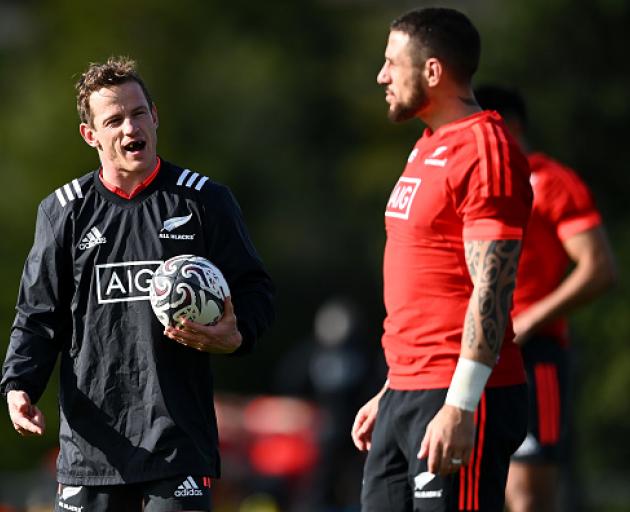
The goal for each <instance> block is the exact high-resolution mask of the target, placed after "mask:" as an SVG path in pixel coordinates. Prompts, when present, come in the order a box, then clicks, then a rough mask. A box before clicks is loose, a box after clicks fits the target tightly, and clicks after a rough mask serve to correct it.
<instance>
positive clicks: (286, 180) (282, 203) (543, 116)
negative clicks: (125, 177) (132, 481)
mask: <svg viewBox="0 0 630 512" xmlns="http://www.w3.org/2000/svg"><path fill="white" fill-rule="evenodd" d="M436 4H437V2H432V3H427V2H422V1H416V2H409V1H400V0H301V1H295V0H294V1H280V0H272V1H268V2H252V1H251V0H248V1H245V0H232V1H230V2H216V1H202V0H178V1H177V2H172V1H167V0H150V1H149V0H137V1H135V2H128V1H124V0H110V1H109V2H100V3H94V2H76V1H74V0H56V1H53V0H39V1H38V0H15V1H11V0H0V190H4V193H3V194H2V198H1V199H0V238H1V240H2V242H1V247H2V249H1V252H0V282H1V283H2V286H1V287H0V331H1V332H3V333H4V335H3V336H2V337H0V353H1V354H2V356H4V352H5V350H6V343H7V339H8V333H9V330H10V325H11V323H12V320H13V316H14V309H13V308H14V306H15V299H16V294H17V288H18V282H19V278H20V273H21V269H22V265H23V261H24V258H25V256H26V254H27V252H28V249H29V247H30V244H31V242H32V237H33V229H34V221H35V212H36V207H37V204H38V203H39V201H40V200H41V199H42V198H43V197H44V196H46V195H47V194H49V193H50V192H51V191H53V190H54V189H55V188H57V187H58V186H60V185H62V184H64V183H66V182H68V181H69V180H70V179H72V178H74V177H76V176H80V175H82V174H84V173H85V172H87V171H88V170H90V169H93V168H95V167H96V166H97V165H98V163H97V155H96V153H95V152H94V151H93V150H91V149H90V148H88V146H87V145H85V144H84V143H83V142H82V140H81V139H80V137H79V132H78V119H77V114H76V109H75V99H74V90H73V84H74V82H75V81H76V79H77V77H78V73H80V72H81V71H82V70H83V69H84V68H85V67H86V65H87V63H88V62H90V61H101V60H103V59H106V58H107V57H108V56H110V55H118V54H126V55H130V56H132V57H134V58H135V59H137V61H138V63H139V68H140V72H141V73H142V74H143V76H144V78H145V80H146V82H147V84H148V86H149V89H150V90H151V93H152V96H153V97H154V99H155V101H156V103H157V106H158V110H159V114H160V129H159V137H160V142H159V153H160V154H161V155H162V156H163V157H164V158H166V159H169V160H171V161H174V162H176V163H178V164H180V165H182V166H186V167H189V168H191V169H194V170H196V171H199V172H201V173H202V174H206V175H208V176H210V177H211V178H213V179H215V180H216V181H219V182H223V183H225V184H227V185H228V186H229V187H230V188H231V189H232V190H233V191H234V193H235V195H236V197H237V198H238V199H239V202H240V203H241V206H242V208H243V212H244V215H245V218H246V221H247V223H248V225H249V228H250V231H251V234H252V238H253V240H254V242H255V244H256V245H257V248H258V250H259V252H260V253H261V255H262V257H263V259H264V261H265V263H266V265H267V267H268V268H269V270H270V272H271V274H272V276H273V277H274V279H275V282H276V284H277V288H278V297H277V306H278V318H277V322H276V324H275V327H274V328H273V330H272V331H271V332H270V333H269V334H268V335H267V336H266V338H265V339H264V340H263V341H262V343H261V344H260V346H259V348H258V350H257V352H256V353H255V354H254V355H253V356H250V357H247V358H238V359H236V358H234V359H230V358H224V359H221V358H217V359H216V361H215V370H216V375H217V378H216V385H217V389H218V391H219V394H220V396H219V398H218V408H219V418H220V421H221V427H220V429H221V432H222V443H223V445H224V475H225V478H224V479H223V480H222V481H221V482H219V483H218V484H217V485H216V493H217V509H218V510H220V511H239V512H247V511H261V512H274V511H275V512H278V511H292V510H299V511H306V510H318V511H352V510H358V508H357V501H358V489H359V486H360V479H361V464H362V456H361V455H359V454H357V453H355V452H354V451H353V450H352V447H351V446H350V438H349V435H348V432H349V429H350V424H351V421H352V417H353V415H354V412H355V410H356V408H357V407H358V405H359V404H360V403H361V402H362V401H363V400H364V399H365V398H367V397H369V396H370V395H371V394H372V393H373V392H374V391H375V390H376V389H378V388H379V387H380V386H381V385H382V382H383V379H384V369H383V362H382V356H381V352H380V345H379V338H380V334H381V324H382V319H383V314H384V311H383V306H382V298H381V294H382V289H381V257H382V249H383V244H384V230H383V211H384V205H385V203H386V201H387V198H388V196H389V193H390V191H391V189H392V187H393V185H394V183H395V182H396V180H397V178H398V176H399V174H400V172H401V170H402V168H403V164H404V162H405V160H406V158H407V155H408V152H409V150H410V148H411V147H412V145H413V144H414V142H415V140H416V139H417V138H418V136H419V135H420V133H421V130H422V128H423V127H422V126H421V125H420V124H419V123H407V124H404V125H392V124H390V123H389V122H388V121H387V119H386V104H385V102H384V95H383V91H382V89H381V88H380V87H378V86H377V85H376V82H375V78H376V74H377V72H378V70H379V68H380V66H381V64H382V58H383V52H384V47H385V41H386V37H387V33H388V25H389V23H390V21H391V20H392V19H393V18H394V17H396V16H397V15H399V14H401V13H402V12H404V11H406V10H409V9H411V8H413V7H417V6H424V5H436ZM439 5H446V6H452V7H456V8H459V9H461V10H463V11H464V12H466V13H467V14H468V15H469V16H470V17H471V19H472V20H473V22H474V23H475V24H476V25H477V27H478V28H479V30H480V32H481V35H482V43H483V50H482V60H481V66H480V70H479V72H478V75H477V83H481V82H489V81H492V82H498V83H501V84H504V85H510V86H516V87H518V88H520V89H521V90H522V91H523V92H524V94H525V96H526V97H527V98H528V102H529V107H530V118H531V121H532V122H531V125H532V130H531V133H530V139H531V141H532V142H533V146H534V148H536V149H540V150H543V151H545V152H547V153H549V154H551V155H553V156H554V157H556V158H557V159H559V160H561V161H563V162H564V163H566V164H568V165H570V166H572V167H573V168H575V169H576V170H578V172H579V173H580V174H581V175H582V176H583V177H584V179H585V180H586V181H587V182H588V183H589V184H590V186H591V187H592V189H593V192H594V194H595V197H596V200H597V202H598V205H599V207H600V209H601V210H602V213H603V215H604V219H605V222H606V224H607V227H608V230H609V234H610V236H611V239H612V245H613V248H614V250H615V253H616V257H617V260H618V264H619V269H620V273H621V275H620V280H621V283H620V285H619V286H618V287H617V289H616V290H615V291H613V292H612V293H609V294H608V295H607V296H606V297H605V298H603V299H600V300H598V301H597V302H596V303H594V304H592V305H591V306H589V307H587V308H584V309H583V310H581V312H580V313H579V314H578V315H575V316H574V317H573V319H572V328H573V333H574V335H573V338H574V349H575V350H574V366H573V368H574V372H573V373H574V386H573V390H574V394H573V396H574V398H573V417H574V419H573V425H574V431H575V439H574V442H575V446H576V450H575V456H574V460H573V465H572V467H573V473H574V478H573V480H572V484H571V491H570V492H572V493H574V494H575V495H576V496H578V497H579V499H578V500H576V501H577V503H578V504H577V505H576V506H577V507H579V510H584V511H591V510H592V511H622V510H630V486H629V485H628V482H630V464H629V463H628V461H630V443H629V442H628V436H629V434H630V399H629V398H628V389H630V296H629V295H628V281H629V279H630V275H629V273H628V265H629V263H630V236H629V235H630V230H629V228H628V226H629V225H630V210H629V209H628V199H627V196H628V190H630V172H629V169H628V152H629V150H628V142H627V140H628V135H630V132H629V130H628V127H627V126H628V121H629V120H630V101H629V92H630V59H628V56H627V51H628V49H629V48H630V35H629V34H628V26H630V3H629V2H627V1H626V0H571V1H569V0H528V1H527V2H524V1H521V2H516V1H511V2H506V1H504V0H467V1H459V2H457V1H443V2H440V3H439ZM322 326H323V327H322ZM322 369H324V370H322ZM56 385H57V381H56V380H53V382H51V385H50V386H49V388H48V391H47V392H46V394H45V396H44V398H43V399H42V401H41V402H40V406H41V407H42V409H43V410H44V413H45V414H46V416H47V419H48V431H47V433H46V435H45V436H44V437H43V438H41V439H33V438H30V439H28V440H24V439H20V438H18V437H17V435H16V434H15V433H14V431H13V430H12V428H11V425H10V422H9V419H8V415H7V414H6V412H5V410H4V408H3V407H2V406H0V409H2V411H1V412H0V503H2V504H4V505H0V511H5V510H6V511H9V510H18V511H23V510H29V511H34V510H42V511H43V510H50V503H51V501H52V500H51V497H52V492H53V491H52V490H53V489H54V476H53V469H52V465H53V464H54V457H55V453H56V452H55V450H56V444H57V405H56ZM269 418H273V420H274V421H270V420H269ZM3 506H4V507H5V508H2V507H3Z"/></svg>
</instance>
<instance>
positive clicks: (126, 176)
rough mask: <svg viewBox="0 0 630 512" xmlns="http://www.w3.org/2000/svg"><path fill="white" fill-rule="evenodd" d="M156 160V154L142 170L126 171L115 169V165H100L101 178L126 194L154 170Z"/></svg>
mask: <svg viewBox="0 0 630 512" xmlns="http://www.w3.org/2000/svg"><path fill="white" fill-rule="evenodd" d="M157 163H158V160H157V156H156V157H155V161H154V162H153V163H152V165H150V166H148V167H147V168H146V169H144V170H137V171H126V170H124V169H117V168H116V167H115V166H111V167H110V166H106V165H103V166H102V171H103V179H104V180H105V181H106V182H107V183H109V184H111V185H113V186H115V187H117V188H119V189H120V190H122V191H123V192H125V193H126V194H131V193H132V192H133V191H134V190H135V189H136V187H138V186H139V185H140V184H141V183H142V182H143V181H144V180H146V179H147V178H148V177H149V176H150V175H151V173H152V172H153V171H154V170H155V167H156V166H157Z"/></svg>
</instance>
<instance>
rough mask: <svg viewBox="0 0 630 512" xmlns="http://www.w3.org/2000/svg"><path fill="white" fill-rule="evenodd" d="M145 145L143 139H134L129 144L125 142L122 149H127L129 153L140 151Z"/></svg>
mask: <svg viewBox="0 0 630 512" xmlns="http://www.w3.org/2000/svg"><path fill="white" fill-rule="evenodd" d="M146 145H147V143H146V142H145V141H143V140H134V141H132V142H130V143H129V144H125V145H124V146H123V149H124V150H125V151H129V152H130V153H135V152H137V151H142V150H143V149H144V147H145V146H146Z"/></svg>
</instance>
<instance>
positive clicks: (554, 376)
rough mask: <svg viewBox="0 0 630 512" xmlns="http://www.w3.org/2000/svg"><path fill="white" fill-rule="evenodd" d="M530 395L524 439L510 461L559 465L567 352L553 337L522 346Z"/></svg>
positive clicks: (564, 446) (564, 426)
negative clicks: (527, 422)
mask: <svg viewBox="0 0 630 512" xmlns="http://www.w3.org/2000/svg"><path fill="white" fill-rule="evenodd" d="M522 353H523V360H524V361H525V370H526V372H527V384H528V393H529V424H528V427H527V437H526V438H525V441H523V444H522V445H521V446H520V447H519V449H518V450H516V453H514V455H513V457H512V460H514V461H517V462H525V463H552V464H559V463H561V462H562V461H563V460H564V458H565V456H566V449H567V429H568V425H567V423H568V422H567V421H566V420H567V399H566V398H567V377H568V375H567V367H568V352H567V349H566V348H564V347H562V346H561V345H559V344H558V342H557V341H555V340H554V339H553V338H546V337H535V338H531V339H530V340H528V341H527V343H525V344H524V345H523V349H522Z"/></svg>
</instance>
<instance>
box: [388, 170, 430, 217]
mask: <svg viewBox="0 0 630 512" xmlns="http://www.w3.org/2000/svg"><path fill="white" fill-rule="evenodd" d="M420 181H421V180H420V178H406V177H404V176H403V177H401V178H400V179H399V180H398V183H396V186H395V187H394V190H392V194H391V195H390V196H389V201H387V208H386V209H385V216H386V217H396V218H398V219H408V218H409V212H410V211H411V205H412V203H413V199H414V197H416V192H417V191H418V187H419V186H420Z"/></svg>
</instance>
